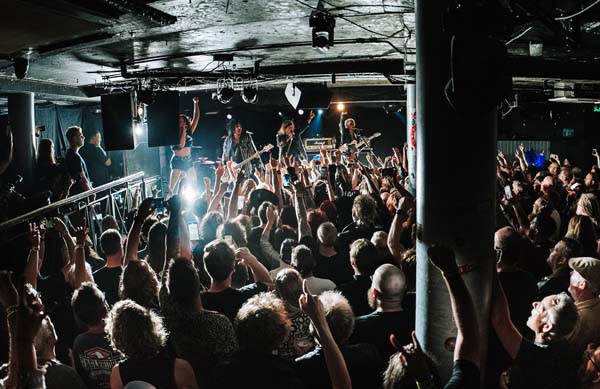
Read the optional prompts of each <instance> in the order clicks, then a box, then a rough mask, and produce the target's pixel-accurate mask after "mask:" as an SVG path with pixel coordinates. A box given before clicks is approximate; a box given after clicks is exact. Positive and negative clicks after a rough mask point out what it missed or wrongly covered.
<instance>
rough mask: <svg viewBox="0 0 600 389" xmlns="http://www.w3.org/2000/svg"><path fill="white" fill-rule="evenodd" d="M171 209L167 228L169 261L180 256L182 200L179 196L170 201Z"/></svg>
mask: <svg viewBox="0 0 600 389" xmlns="http://www.w3.org/2000/svg"><path fill="white" fill-rule="evenodd" d="M168 207H169V225H168V226H167V249H166V253H167V258H166V259H167V260H166V261H165V262H169V261H170V260H171V259H176V258H179V256H180V246H179V245H180V240H181V236H180V234H179V219H181V200H180V199H179V195H175V196H173V197H171V198H170V199H169V201H168Z"/></svg>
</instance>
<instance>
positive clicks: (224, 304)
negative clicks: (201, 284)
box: [201, 282, 268, 322]
mask: <svg viewBox="0 0 600 389" xmlns="http://www.w3.org/2000/svg"><path fill="white" fill-rule="evenodd" d="M267 290H268V288H267V286H266V285H265V284H263V283H261V282H258V283H254V284H250V285H246V286H244V287H243V288H240V289H233V288H228V289H225V290H224V291H222V292H204V293H202V295H201V298H202V307H203V308H204V309H208V310H209V311H217V312H219V313H222V314H223V315H225V316H227V317H228V318H229V320H231V321H232V322H233V321H234V320H235V316H236V315H237V312H238V311H239V310H240V308H241V307H242V305H244V303H245V302H246V300H248V299H249V298H250V297H252V296H254V295H257V294H259V293H261V292H266V291H267Z"/></svg>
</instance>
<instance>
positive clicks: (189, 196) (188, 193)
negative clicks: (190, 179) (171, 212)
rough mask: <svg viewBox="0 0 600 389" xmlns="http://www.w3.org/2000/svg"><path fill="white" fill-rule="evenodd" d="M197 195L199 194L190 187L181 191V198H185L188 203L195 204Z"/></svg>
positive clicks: (185, 187) (187, 186)
mask: <svg viewBox="0 0 600 389" xmlns="http://www.w3.org/2000/svg"><path fill="white" fill-rule="evenodd" d="M197 195H198V193H197V192H196V190H195V189H194V188H193V187H191V186H189V185H186V186H184V187H183V189H182V190H181V196H182V197H183V200H184V201H186V202H188V203H191V202H193V201H194V200H195V199H196V196H197Z"/></svg>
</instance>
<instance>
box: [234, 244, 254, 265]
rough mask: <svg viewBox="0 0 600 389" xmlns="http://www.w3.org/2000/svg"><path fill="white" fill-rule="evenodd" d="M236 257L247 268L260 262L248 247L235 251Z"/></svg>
mask: <svg viewBox="0 0 600 389" xmlns="http://www.w3.org/2000/svg"><path fill="white" fill-rule="evenodd" d="M235 257H236V258H237V259H238V260H239V261H240V262H239V263H240V264H242V265H245V266H250V264H251V263H252V262H255V261H258V259H256V257H255V256H254V255H252V253H251V252H250V250H248V248H246V247H240V248H239V249H237V250H235Z"/></svg>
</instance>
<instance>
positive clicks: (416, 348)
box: [390, 331, 431, 382]
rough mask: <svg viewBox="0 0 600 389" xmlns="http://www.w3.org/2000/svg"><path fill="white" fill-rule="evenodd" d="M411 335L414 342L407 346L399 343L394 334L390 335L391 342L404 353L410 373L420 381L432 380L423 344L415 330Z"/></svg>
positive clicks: (401, 353) (403, 356)
mask: <svg viewBox="0 0 600 389" xmlns="http://www.w3.org/2000/svg"><path fill="white" fill-rule="evenodd" d="M411 335H412V343H411V344H408V345H406V346H402V345H400V344H398V340H397V339H396V336H395V335H394V334H391V335H390V343H391V344H392V346H394V348H395V349H396V350H398V351H399V352H400V355H402V358H403V359H404V363H405V365H406V370H408V374H410V375H411V377H412V378H413V379H415V380H416V381H418V382H426V381H428V380H431V372H430V370H429V366H427V360H426V358H425V353H423V350H422V348H421V345H420V344H419V341H418V340H417V335H416V334H415V331H413V332H412V334H411Z"/></svg>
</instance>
